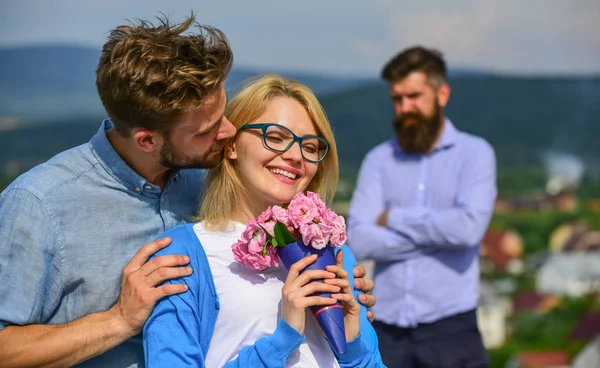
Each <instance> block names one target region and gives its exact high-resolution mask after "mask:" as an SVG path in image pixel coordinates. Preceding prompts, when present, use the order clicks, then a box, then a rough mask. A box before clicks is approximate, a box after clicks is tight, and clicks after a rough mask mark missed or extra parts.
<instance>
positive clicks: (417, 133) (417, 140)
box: [394, 102, 443, 154]
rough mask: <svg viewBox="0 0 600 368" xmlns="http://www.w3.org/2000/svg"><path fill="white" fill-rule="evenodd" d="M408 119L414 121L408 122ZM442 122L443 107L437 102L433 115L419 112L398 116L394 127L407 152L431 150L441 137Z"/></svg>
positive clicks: (400, 142)
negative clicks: (429, 115)
mask: <svg viewBox="0 0 600 368" xmlns="http://www.w3.org/2000/svg"><path fill="white" fill-rule="evenodd" d="M407 120H412V121H411V122H410V123H407ZM442 122H443V119H442V108H441V106H440V105H439V104H438V103H437V102H436V104H435V108H434V113H433V115H432V116H431V117H426V116H423V115H422V114H420V113H418V112H414V113H406V114H404V115H402V116H400V117H396V119H394V128H395V129H396V137H397V138H398V144H399V145H400V147H401V148H402V151H404V153H407V154H415V153H420V154H425V153H427V152H429V151H430V150H431V149H432V148H433V145H434V144H435V142H436V140H437V138H438V137H439V134H440V131H441V129H442V126H443V125H442Z"/></svg>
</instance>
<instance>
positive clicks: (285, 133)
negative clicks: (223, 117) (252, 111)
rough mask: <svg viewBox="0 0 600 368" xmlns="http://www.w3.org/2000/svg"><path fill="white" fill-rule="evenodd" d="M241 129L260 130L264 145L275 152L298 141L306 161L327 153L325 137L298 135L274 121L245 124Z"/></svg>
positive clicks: (323, 157) (286, 148) (314, 160)
mask: <svg viewBox="0 0 600 368" xmlns="http://www.w3.org/2000/svg"><path fill="white" fill-rule="evenodd" d="M241 129H260V130H262V135H263V141H264V144H265V147H267V148H268V149H270V150H273V151H276V152H285V151H287V150H289V149H290V148H291V147H292V146H293V145H294V143H296V142H298V144H299V145H300V152H302V157H303V158H304V159H305V160H306V161H310V162H321V161H323V159H325V156H327V153H329V143H328V142H327V141H326V140H325V138H321V137H317V136H313V135H307V136H304V137H298V136H297V135H296V134H294V132H292V131H291V130H289V129H288V128H286V127H284V126H283V125H279V124H275V123H259V124H245V125H243V126H242V127H241V128H240V130H241Z"/></svg>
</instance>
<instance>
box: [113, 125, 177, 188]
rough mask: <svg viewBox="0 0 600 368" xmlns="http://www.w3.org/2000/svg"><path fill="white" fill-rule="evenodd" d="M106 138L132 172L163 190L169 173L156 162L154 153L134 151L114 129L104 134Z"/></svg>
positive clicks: (156, 157)
mask: <svg viewBox="0 0 600 368" xmlns="http://www.w3.org/2000/svg"><path fill="white" fill-rule="evenodd" d="M106 137H107V138H108V141H109V142H110V144H111V145H112V146H113V148H114V150H115V151H116V152H117V153H118V154H119V156H121V158H122V159H123V161H125V163H127V165H128V166H129V167H130V168H131V169H133V171H135V172H136V173H137V174H138V175H139V176H141V177H142V178H144V179H146V180H147V181H148V182H150V183H152V184H154V185H158V186H159V187H160V188H161V189H163V188H164V186H165V184H166V182H167V179H168V177H169V175H170V172H169V169H167V168H166V167H164V166H162V165H161V164H160V163H159V162H158V156H157V155H156V154H155V153H148V152H143V151H141V150H139V149H136V148H135V147H134V146H133V143H132V140H131V139H129V138H123V137H122V136H120V135H119V133H117V131H116V130H115V129H114V128H113V129H111V130H109V131H108V132H106Z"/></svg>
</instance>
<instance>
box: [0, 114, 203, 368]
mask: <svg viewBox="0 0 600 368" xmlns="http://www.w3.org/2000/svg"><path fill="white" fill-rule="evenodd" d="M112 125H113V124H112V122H111V121H110V120H105V121H104V122H103V123H102V126H101V128H100V129H99V131H98V133H96V134H95V135H94V136H93V137H92V139H91V140H90V142H89V143H87V144H84V145H81V146H79V147H75V148H73V149H70V150H68V151H65V152H62V153H60V154H58V155H57V156H55V157H54V158H52V159H50V160H49V161H47V162H46V163H43V164H41V165H39V166H37V167H35V168H33V169H31V170H30V171H28V172H27V173H25V174H23V175H21V176H20V177H19V178H17V179H16V180H15V181H14V182H13V183H12V184H11V185H10V186H9V187H8V188H6V190H4V191H3V192H2V194H1V195H0V239H2V242H1V243H0V328H4V327H6V326H9V325H27V324H62V323H66V322H69V321H73V320H76V319H79V318H81V317H83V316H85V315H88V314H90V313H95V312H100V311H106V310H108V309H109V308H110V307H111V306H112V305H113V304H114V303H115V301H116V300H117V297H118V295H119V286H120V283H121V273H122V270H123V267H124V266H125V265H126V264H127V263H128V262H129V261H130V260H131V258H132V256H133V255H134V254H135V253H136V252H137V251H138V249H139V248H140V247H141V246H142V245H144V244H146V243H148V242H150V241H152V240H154V239H155V238H156V237H158V236H159V235H160V234H162V233H164V232H165V231H167V230H169V229H171V228H172V227H174V226H177V225H180V224H184V223H188V222H189V221H190V217H191V216H192V215H193V214H194V212H195V210H196V207H197V201H198V194H199V191H200V187H201V185H202V181H203V178H204V171H203V170H180V171H178V172H175V173H173V174H172V175H171V177H170V179H169V181H168V182H167V184H166V185H165V187H164V189H163V190H161V189H160V187H158V186H156V185H154V184H152V183H149V182H147V181H146V180H145V179H144V178H142V177H141V176H139V175H138V174H137V173H135V172H134V171H133V170H132V169H131V168H130V167H129V166H128V165H127V164H126V163H125V162H124V161H123V160H122V159H121V157H120V156H119V155H118V154H117V152H116V151H115V150H114V149H113V147H112V145H111V144H110V142H109V141H108V139H107V137H106V131H107V130H109V129H110V128H111V127H112ZM143 359H144V354H143V349H142V344H141V337H140V336H137V337H134V338H132V339H130V340H128V341H126V342H125V343H124V344H122V345H120V346H118V347H116V348H114V349H112V350H110V351H108V352H106V353H104V354H102V355H100V356H98V357H95V358H92V359H90V360H88V361H86V362H84V363H82V364H81V366H85V367H136V366H138V363H139V364H140V366H143V365H144V364H143Z"/></svg>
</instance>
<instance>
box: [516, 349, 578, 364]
mask: <svg viewBox="0 0 600 368" xmlns="http://www.w3.org/2000/svg"><path fill="white" fill-rule="evenodd" d="M569 363H570V360H569V356H568V355H567V353H565V352H564V351H540V352H532V353H522V354H520V355H519V364H520V365H521V366H523V367H526V368H541V367H562V366H566V365H569Z"/></svg>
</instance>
